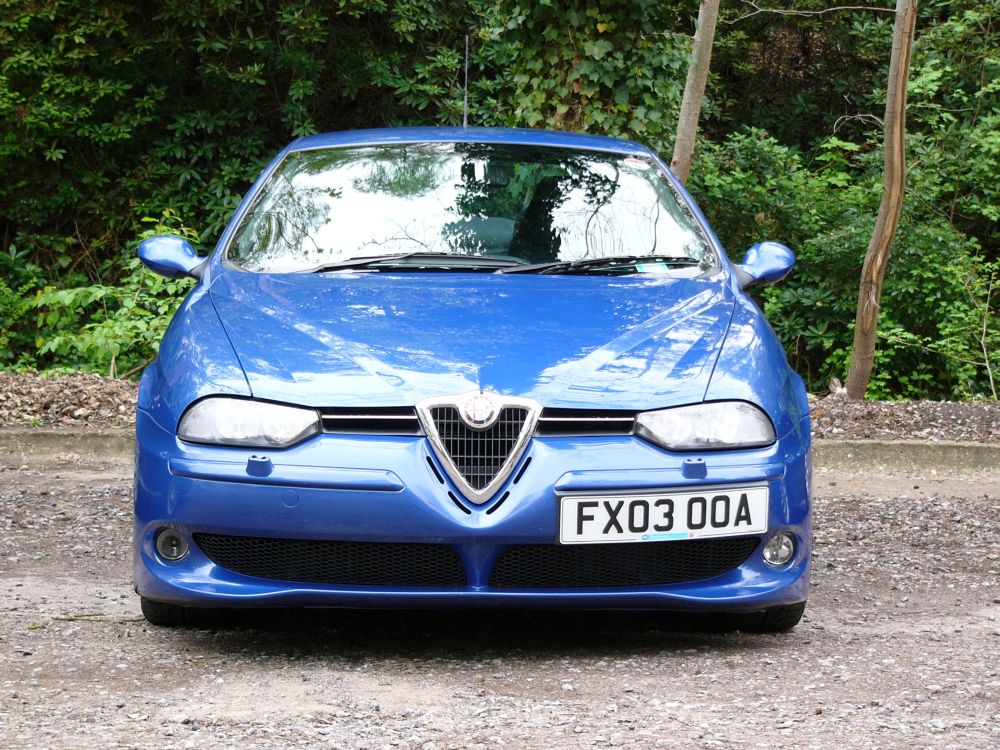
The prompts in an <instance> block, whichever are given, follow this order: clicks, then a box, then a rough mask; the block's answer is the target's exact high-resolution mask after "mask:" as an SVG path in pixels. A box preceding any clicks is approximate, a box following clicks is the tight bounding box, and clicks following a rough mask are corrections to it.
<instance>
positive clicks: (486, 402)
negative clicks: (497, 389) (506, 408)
mask: <svg viewBox="0 0 1000 750" xmlns="http://www.w3.org/2000/svg"><path fill="white" fill-rule="evenodd" d="M461 413H462V420H463V421H464V422H465V423H466V424H467V425H469V427H474V428H476V429H482V428H484V427H489V426H490V425H491V424H493V422H494V421H495V420H496V418H497V416H498V415H499V414H500V409H499V407H498V406H497V403H496V401H494V400H493V399H492V398H491V397H490V396H488V395H487V394H485V393H483V392H482V391H480V392H479V393H477V394H475V395H474V396H473V397H472V398H470V399H468V400H467V401H466V402H465V403H464V404H462V412H461Z"/></svg>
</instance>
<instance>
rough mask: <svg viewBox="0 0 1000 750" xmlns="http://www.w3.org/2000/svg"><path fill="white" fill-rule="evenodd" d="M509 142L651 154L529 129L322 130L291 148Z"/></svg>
mask: <svg viewBox="0 0 1000 750" xmlns="http://www.w3.org/2000/svg"><path fill="white" fill-rule="evenodd" d="M428 142H437V143H509V144H517V145H533V146H561V147H564V148H578V149H587V150H590V151H613V152H616V153H625V154H643V155H647V154H650V153H651V151H650V150H649V149H648V148H646V147H645V146H643V145H641V144H639V143H634V142H632V141H624V140H620V139H618V138H610V137H608V136H603V135H586V134H582V133H563V132H559V131H555V130H530V129H527V128H458V127H418V128H378V129H370V130H344V131H340V132H336V133H320V134H317V135H309V136H305V137H303V138H299V139H298V140H297V141H295V142H293V143H292V144H291V145H290V146H289V147H288V150H289V151H308V150H312V149H321V148H337V147H342V146H364V145H378V144H392V143H428Z"/></svg>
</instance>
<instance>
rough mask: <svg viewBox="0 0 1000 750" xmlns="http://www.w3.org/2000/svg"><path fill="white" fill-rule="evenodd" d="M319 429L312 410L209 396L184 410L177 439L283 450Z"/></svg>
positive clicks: (316, 417) (315, 415)
mask: <svg viewBox="0 0 1000 750" xmlns="http://www.w3.org/2000/svg"><path fill="white" fill-rule="evenodd" d="M319 429H320V422H319V414H318V413H317V412H315V411H314V410H312V409H302V408H299V407H296V406H282V405H281V404H268V403H265V402H263V401H251V400H249V399H242V398H223V397H213V398H206V399H204V400H202V401H199V402H198V403H196V404H195V405H194V406H192V407H191V408H190V409H188V410H187V412H186V413H185V414H184V416H183V417H182V418H181V423H180V425H178V427H177V437H179V438H180V439H181V440H187V441H188V442H191V443H217V444H220V445H244V446H249V447H255V448H285V447H287V446H289V445H292V444H294V443H297V442H299V441H300V440H302V439H304V438H306V437H308V436H309V435H313V434H315V433H317V432H319Z"/></svg>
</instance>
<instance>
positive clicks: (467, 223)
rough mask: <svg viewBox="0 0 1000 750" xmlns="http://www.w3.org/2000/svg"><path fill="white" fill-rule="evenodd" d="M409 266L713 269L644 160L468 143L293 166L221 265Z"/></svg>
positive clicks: (341, 153)
mask: <svg viewBox="0 0 1000 750" xmlns="http://www.w3.org/2000/svg"><path fill="white" fill-rule="evenodd" d="M414 252H420V253H447V254H467V255H474V256H481V257H484V258H500V259H515V260H519V261H523V262H525V263H531V264H535V263H547V262H553V261H578V260H589V259H598V258H607V257H613V256H622V255H641V256H645V255H665V256H680V257H688V258H693V259H696V260H698V261H700V262H702V263H704V264H706V265H715V257H714V253H713V251H712V249H711V246H710V245H709V243H708V241H707V239H706V238H705V237H704V235H703V233H702V232H701V230H700V228H699V227H698V225H697V223H696V222H695V221H694V219H693V217H692V216H691V214H690V211H689V209H688V208H687V207H686V205H684V204H683V203H682V202H681V201H680V200H679V198H678V196H677V195H676V194H675V193H674V190H673V188H672V186H671V185H670V184H669V182H668V181H667V180H666V179H665V178H664V177H663V175H662V174H661V172H660V170H659V168H658V167H657V165H656V164H655V163H653V162H652V161H651V160H648V159H644V158H637V157H634V156H624V155H621V154H606V153H601V152H589V151H579V150H568V149H560V148H551V147H535V146H511V145H498V144H468V143H422V144H403V145H388V146H365V147H354V148H331V149H318V150H313V151H303V152H293V153H291V154H289V156H288V157H287V158H286V159H285V161H284V162H283V163H282V164H281V165H280V166H279V168H278V169H277V171H276V172H275V174H274V175H273V176H272V178H271V179H270V180H269V182H268V184H267V185H266V186H265V188H264V190H263V192H262V195H261V196H260V198H259V199H258V200H257V202H256V203H255V204H254V206H253V207H252V209H251V210H250V211H249V213H248V214H247V215H246V216H245V217H244V219H243V221H242V222H241V224H240V226H239V227H238V229H237V230H236V233H235V235H234V239H233V241H232V243H231V244H230V245H229V247H228V250H227V257H228V259H229V260H231V261H233V262H235V263H237V264H239V265H240V266H242V267H244V268H246V269H248V270H251V271H260V272H292V271H308V270H314V269H317V268H319V267H322V266H323V265H327V264H331V263H336V262H340V261H344V260H347V259H350V258H356V257H365V256H374V255H379V256H382V255H392V254H397V253H414Z"/></svg>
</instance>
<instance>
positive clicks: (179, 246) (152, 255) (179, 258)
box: [139, 234, 206, 279]
mask: <svg viewBox="0 0 1000 750" xmlns="http://www.w3.org/2000/svg"><path fill="white" fill-rule="evenodd" d="M139 260H141V261H142V264H143V265H144V266H146V268H148V269H149V270H150V271H152V272H153V273H158V274H159V275H160V276H166V277H167V278H168V279H176V278H177V277H178V276H193V277H194V278H196V279H200V278H201V275H202V272H203V269H202V264H203V263H204V262H205V260H206V258H202V257H199V255H198V253H196V252H195V251H194V248H193V247H191V243H190V242H188V241H187V240H186V239H184V238H183V237H177V236H175V235H172V234H160V235H157V236H156V237H150V238H149V239H145V240H143V241H142V242H140V243H139Z"/></svg>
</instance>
